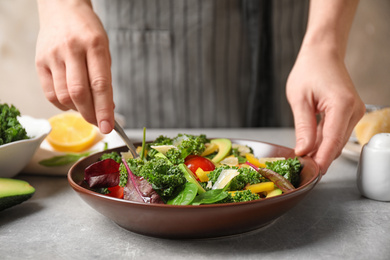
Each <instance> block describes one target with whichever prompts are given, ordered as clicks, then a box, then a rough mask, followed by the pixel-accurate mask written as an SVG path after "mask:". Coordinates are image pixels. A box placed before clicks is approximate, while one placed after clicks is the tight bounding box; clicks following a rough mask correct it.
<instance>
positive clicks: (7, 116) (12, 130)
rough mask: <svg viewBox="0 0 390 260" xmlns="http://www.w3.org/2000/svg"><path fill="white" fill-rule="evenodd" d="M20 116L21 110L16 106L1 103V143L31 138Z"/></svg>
mask: <svg viewBox="0 0 390 260" xmlns="http://www.w3.org/2000/svg"><path fill="white" fill-rule="evenodd" d="M18 116H20V111H19V110H18V109H17V108H16V107H14V106H13V105H11V106H9V105H8V104H0V145H3V144H7V143H11V142H14V141H19V140H24V139H28V138H29V137H28V136H27V132H26V129H25V128H24V127H23V126H22V125H21V124H20V122H19V121H18V119H17V117H18Z"/></svg>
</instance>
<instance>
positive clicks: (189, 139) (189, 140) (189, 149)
mask: <svg viewBox="0 0 390 260" xmlns="http://www.w3.org/2000/svg"><path fill="white" fill-rule="evenodd" d="M208 142H210V140H209V139H207V138H206V136H205V135H188V134H179V135H178V136H177V137H175V139H174V140H173V143H174V144H176V146H177V148H178V150H179V151H180V153H181V157H182V158H186V157H187V156H188V155H190V154H194V155H201V154H202V153H203V152H204V150H205V149H206V146H205V144H206V143H208Z"/></svg>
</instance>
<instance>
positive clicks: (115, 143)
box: [23, 131, 124, 176]
mask: <svg viewBox="0 0 390 260" xmlns="http://www.w3.org/2000/svg"><path fill="white" fill-rule="evenodd" d="M100 139H101V140H100V141H99V142H98V143H96V144H95V145H94V146H92V147H91V148H90V149H88V150H86V151H83V152H82V153H85V152H90V153H91V154H93V153H96V152H101V151H103V150H104V149H105V146H106V145H107V149H111V148H115V147H119V146H123V145H124V142H123V141H122V139H121V138H120V137H119V135H118V134H117V133H116V132H115V131H112V132H111V133H110V134H107V135H105V136H103V137H100ZM62 155H66V153H64V152H58V151H55V150H54V149H53V148H52V147H51V146H50V144H49V143H48V142H47V141H46V140H44V141H43V142H42V144H41V146H40V147H39V149H38V150H37V152H36V153H35V154H34V156H33V158H32V159H31V161H30V162H29V163H28V164H27V166H26V167H25V168H24V169H23V173H27V174H42V175H57V176H66V175H67V174H68V171H69V169H70V168H71V167H72V165H73V164H74V163H75V162H73V163H69V164H66V165H62V166H50V167H49V166H43V165H41V164H40V163H39V162H41V161H42V160H46V159H50V158H53V157H54V156H62ZM80 159H81V158H80Z"/></svg>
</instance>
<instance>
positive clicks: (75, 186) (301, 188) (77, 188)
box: [67, 137, 322, 209]
mask: <svg viewBox="0 0 390 260" xmlns="http://www.w3.org/2000/svg"><path fill="white" fill-rule="evenodd" d="M220 138H222V137H220ZM209 139H214V138H209ZM229 139H230V140H231V141H232V142H234V140H236V141H249V142H257V143H262V144H266V145H271V146H274V147H280V148H283V149H290V150H293V149H292V148H289V147H286V146H282V145H277V144H272V143H269V142H263V141H257V140H250V139H243V138H229ZM120 149H126V146H119V147H114V148H111V149H108V150H105V151H100V152H97V153H94V154H91V155H90V156H97V155H98V154H102V153H107V152H110V151H113V150H120ZM90 156H88V157H85V158H83V159H81V160H79V161H77V162H76V163H75V164H74V165H72V167H71V168H70V169H69V171H68V174H67V179H68V182H69V184H70V186H71V187H72V188H73V189H74V190H75V191H76V192H78V193H80V194H83V195H88V196H92V197H98V198H101V199H103V200H107V201H115V202H119V203H125V204H128V205H133V206H139V207H155V208H164V209H169V208H172V209H179V208H180V209H200V208H216V207H232V206H238V205H248V204H249V205H251V204H257V203H264V202H265V201H274V200H275V201H276V200H285V199H288V198H290V197H295V196H298V195H300V194H301V193H302V192H305V191H307V190H311V189H312V188H314V186H315V185H316V184H317V183H318V182H319V181H320V180H321V177H322V174H321V171H320V169H319V166H318V164H317V163H316V162H315V161H314V160H313V159H312V158H311V157H310V156H297V158H298V159H299V160H300V161H302V160H309V161H312V164H313V166H314V167H315V174H314V176H313V177H311V178H310V179H309V180H308V181H307V182H306V183H305V184H303V185H302V186H299V187H298V188H296V189H295V190H294V191H292V192H289V193H284V194H282V195H279V196H275V197H271V198H263V199H260V200H252V201H245V202H235V203H220V204H201V205H168V204H151V203H142V202H136V201H130V200H124V199H119V198H114V197H110V196H106V195H104V194H100V193H98V192H94V191H92V190H89V189H87V188H84V187H82V186H80V185H79V184H77V183H76V182H75V181H74V180H73V178H72V173H73V172H74V168H76V167H77V166H78V165H79V164H81V163H82V162H83V161H85V160H87V159H88V158H89V157H90Z"/></svg>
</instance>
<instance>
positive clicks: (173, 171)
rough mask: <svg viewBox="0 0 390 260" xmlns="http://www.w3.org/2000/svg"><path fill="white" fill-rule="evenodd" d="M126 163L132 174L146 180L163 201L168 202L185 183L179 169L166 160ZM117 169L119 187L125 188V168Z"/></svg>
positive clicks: (130, 161) (156, 159)
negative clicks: (118, 171) (118, 172)
mask: <svg viewBox="0 0 390 260" xmlns="http://www.w3.org/2000/svg"><path fill="white" fill-rule="evenodd" d="M127 163H128V165H129V168H130V169H131V171H132V173H133V174H134V175H136V176H141V177H143V178H145V179H146V180H148V182H149V183H150V184H151V185H152V187H153V189H154V190H155V191H156V192H157V193H158V194H159V195H160V196H161V197H162V198H163V199H164V200H168V199H169V198H170V197H171V196H172V195H173V194H174V193H175V191H176V190H177V189H179V188H181V186H182V185H184V184H185V183H186V179H185V177H184V175H183V173H182V171H181V170H180V169H179V167H178V166H176V165H172V164H170V163H169V162H168V161H167V160H166V159H163V158H157V157H156V158H153V159H151V160H150V161H146V162H145V161H142V160H140V159H129V160H127ZM119 169H120V184H119V185H120V186H125V185H126V184H125V182H126V183H127V177H128V174H127V171H126V168H125V166H124V165H123V164H122V165H121V166H120V168H119ZM123 184H124V185H123Z"/></svg>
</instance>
